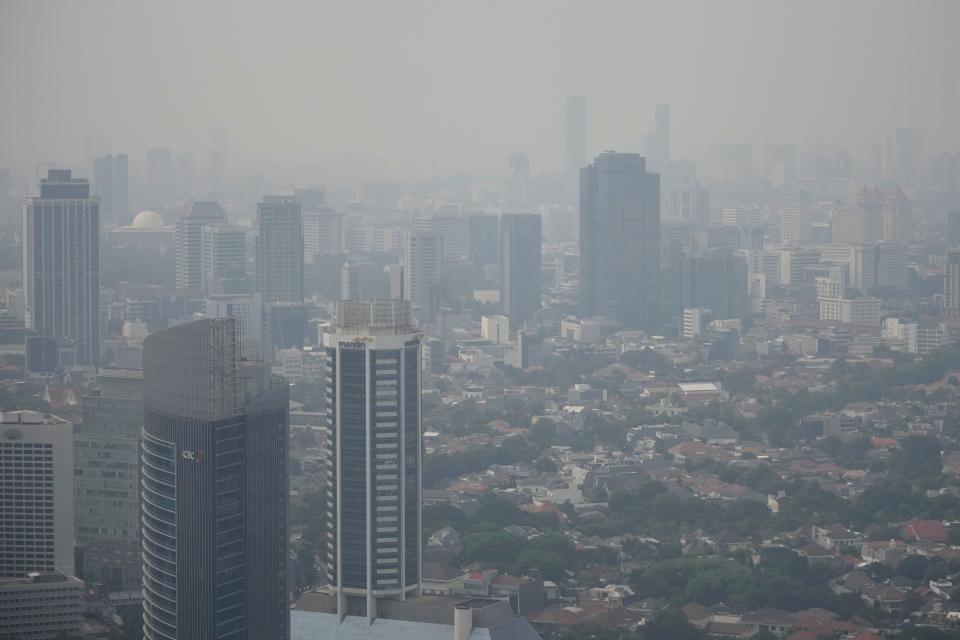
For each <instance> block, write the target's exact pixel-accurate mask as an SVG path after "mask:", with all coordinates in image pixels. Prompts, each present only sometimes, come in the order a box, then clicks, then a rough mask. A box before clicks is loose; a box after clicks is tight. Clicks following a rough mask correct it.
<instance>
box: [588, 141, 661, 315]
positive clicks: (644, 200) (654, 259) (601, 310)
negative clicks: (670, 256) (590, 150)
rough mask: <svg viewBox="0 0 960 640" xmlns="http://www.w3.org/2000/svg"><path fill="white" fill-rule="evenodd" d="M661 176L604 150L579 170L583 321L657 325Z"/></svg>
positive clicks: (636, 159)
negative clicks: (596, 319)
mask: <svg viewBox="0 0 960 640" xmlns="http://www.w3.org/2000/svg"><path fill="white" fill-rule="evenodd" d="M659 291H660V176H659V175H658V174H655V173H651V172H649V171H647V167H646V161H645V160H644V159H643V158H641V157H640V156H639V155H637V154H635V153H615V152H612V151H607V152H604V153H602V154H600V155H599V156H597V157H596V159H595V160H594V161H593V164H591V165H589V166H587V167H584V168H583V169H582V170H581V171H580V302H581V313H582V315H584V316H592V315H597V314H600V315H606V316H610V317H611V318H613V319H615V320H617V321H619V322H621V323H622V324H624V325H626V326H627V327H637V328H651V327H653V326H655V325H656V324H657V317H658V311H659V309H658V307H659V304H660V295H659Z"/></svg>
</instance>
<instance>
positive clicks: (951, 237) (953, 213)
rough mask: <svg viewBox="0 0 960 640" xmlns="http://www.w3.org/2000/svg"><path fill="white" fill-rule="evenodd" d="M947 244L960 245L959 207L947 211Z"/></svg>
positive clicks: (954, 246)
mask: <svg viewBox="0 0 960 640" xmlns="http://www.w3.org/2000/svg"><path fill="white" fill-rule="evenodd" d="M947 246H949V247H953V248H956V247H960V209H952V210H950V211H948V212H947Z"/></svg>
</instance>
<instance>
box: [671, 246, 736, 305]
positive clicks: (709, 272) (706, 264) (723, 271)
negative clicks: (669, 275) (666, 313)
mask: <svg viewBox="0 0 960 640" xmlns="http://www.w3.org/2000/svg"><path fill="white" fill-rule="evenodd" d="M682 273H683V288H682V289H683V290H682V296H681V305H682V307H683V308H684V309H690V308H694V307H701V308H707V309H710V311H712V312H713V318H715V319H717V320H726V319H730V318H740V317H741V316H743V315H744V314H746V313H748V312H749V311H750V307H749V305H748V304H747V303H748V300H747V263H746V262H745V261H744V260H743V259H742V258H740V257H739V256H736V255H733V252H731V251H730V250H728V249H716V250H714V251H711V252H708V253H703V254H698V255H693V256H686V257H684V258H683V269H682Z"/></svg>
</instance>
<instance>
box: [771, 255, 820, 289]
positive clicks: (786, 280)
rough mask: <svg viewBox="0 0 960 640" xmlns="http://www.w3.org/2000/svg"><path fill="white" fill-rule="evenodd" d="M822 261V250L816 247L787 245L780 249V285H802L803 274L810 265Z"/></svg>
mask: <svg viewBox="0 0 960 640" xmlns="http://www.w3.org/2000/svg"><path fill="white" fill-rule="evenodd" d="M819 263H820V252H819V251H818V250H816V249H801V248H799V247H786V248H783V249H781V250H780V285H781V286H784V287H790V286H794V287H796V286H800V285H802V284H803V283H804V282H803V274H804V272H805V270H806V269H807V268H808V267H813V266H816V265H817V264H819Z"/></svg>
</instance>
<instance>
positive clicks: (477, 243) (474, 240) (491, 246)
mask: <svg viewBox="0 0 960 640" xmlns="http://www.w3.org/2000/svg"><path fill="white" fill-rule="evenodd" d="M468 225H469V227H470V260H471V261H472V262H473V264H474V265H476V266H483V265H485V264H496V262H497V229H498V220H497V217H496V216H491V215H485V214H482V213H478V214H475V215H472V216H470V217H469V218H468Z"/></svg>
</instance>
